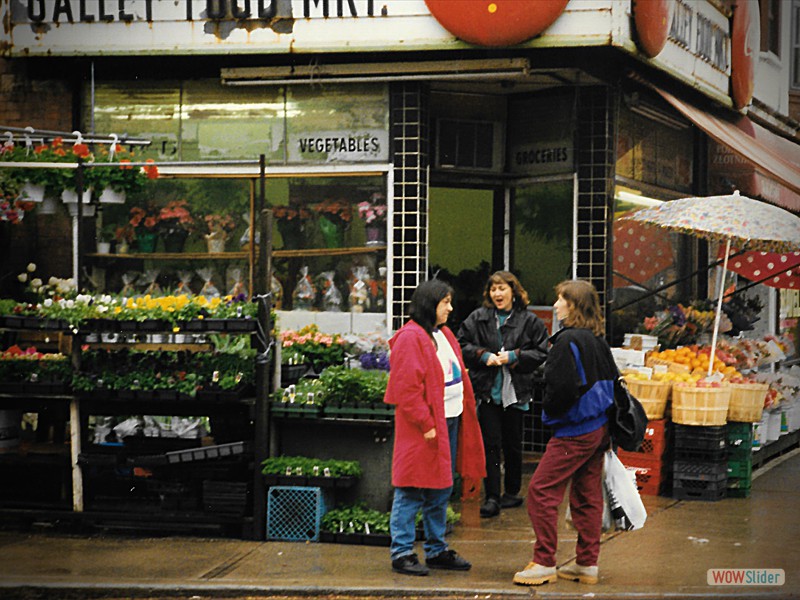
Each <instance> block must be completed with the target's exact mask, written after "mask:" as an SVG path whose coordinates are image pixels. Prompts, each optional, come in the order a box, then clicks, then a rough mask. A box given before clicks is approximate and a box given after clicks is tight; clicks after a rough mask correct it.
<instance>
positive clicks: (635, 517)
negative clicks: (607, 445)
mask: <svg viewBox="0 0 800 600" xmlns="http://www.w3.org/2000/svg"><path fill="white" fill-rule="evenodd" d="M604 463H605V467H604V473H605V474H604V476H603V483H604V484H605V488H606V492H607V494H608V504H609V506H610V508H611V515H612V516H613V517H614V521H615V522H616V525H617V529H622V530H623V531H631V530H633V529H641V528H642V527H643V526H644V522H645V521H646V520H647V511H646V510H645V508H644V504H643V503H642V498H641V496H639V490H638V489H637V487H636V476H635V474H632V473H631V472H629V471H628V470H627V469H626V468H625V465H623V464H622V462H621V461H620V460H619V457H617V455H616V453H615V452H614V451H613V450H607V451H606V454H605V459H604ZM632 475H633V476H632Z"/></svg>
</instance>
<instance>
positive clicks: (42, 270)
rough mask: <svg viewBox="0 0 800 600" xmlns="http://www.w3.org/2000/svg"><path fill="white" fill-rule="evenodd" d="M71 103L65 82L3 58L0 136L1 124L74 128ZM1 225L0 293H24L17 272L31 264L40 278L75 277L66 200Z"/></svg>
mask: <svg viewBox="0 0 800 600" xmlns="http://www.w3.org/2000/svg"><path fill="white" fill-rule="evenodd" d="M72 102H73V94H72V91H71V90H70V88H69V86H68V84H67V83H66V82H64V81H57V80H38V79H33V78H31V77H30V76H29V70H28V63H27V62H26V61H25V60H21V59H17V60H12V59H4V58H0V134H2V131H3V129H2V127H3V126H5V127H20V128H21V127H27V126H29V125H30V126H31V127H33V128H35V129H48V130H55V131H72V130H73V122H72V114H73V107H72ZM3 139H4V136H3ZM2 225H3V226H2V227H0V296H2V297H8V296H12V295H16V294H17V293H18V292H19V291H20V288H21V284H20V283H19V282H18V281H17V274H19V273H21V272H22V271H23V270H24V269H25V267H26V266H27V265H28V263H31V262H32V263H35V264H36V265H37V270H36V275H37V276H38V277H43V278H47V277H50V276H51V275H54V276H57V277H70V276H71V275H72V252H71V247H72V241H71V240H72V228H71V222H70V218H69V217H68V215H67V212H66V210H65V209H64V208H63V205H62V204H59V211H58V213H57V214H55V215H39V214H37V211H36V210H34V211H33V212H32V213H29V214H28V215H27V216H26V218H25V219H24V221H23V222H22V223H20V224H19V225H13V226H11V225H10V224H9V223H2Z"/></svg>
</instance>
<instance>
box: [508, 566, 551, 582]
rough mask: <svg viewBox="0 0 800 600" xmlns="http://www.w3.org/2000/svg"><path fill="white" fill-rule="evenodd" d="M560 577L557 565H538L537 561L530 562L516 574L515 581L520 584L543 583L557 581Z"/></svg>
mask: <svg viewBox="0 0 800 600" xmlns="http://www.w3.org/2000/svg"><path fill="white" fill-rule="evenodd" d="M557 579H558V575H557V574H556V568H555V567H545V566H543V565H537V564H536V563H535V562H531V563H528V566H527V567H525V568H524V569H523V570H522V571H519V572H517V573H515V574H514V583H518V584H519V585H542V584H543V583H555V582H556V580H557Z"/></svg>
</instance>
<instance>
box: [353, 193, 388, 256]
mask: <svg viewBox="0 0 800 600" xmlns="http://www.w3.org/2000/svg"><path fill="white" fill-rule="evenodd" d="M386 215H387V210H386V202H385V198H384V196H383V194H381V193H379V192H378V193H375V194H372V197H371V198H370V199H369V200H364V201H363V202H359V203H358V216H359V217H361V218H362V219H363V220H364V225H365V226H366V232H367V245H368V246H372V245H379V244H385V243H386Z"/></svg>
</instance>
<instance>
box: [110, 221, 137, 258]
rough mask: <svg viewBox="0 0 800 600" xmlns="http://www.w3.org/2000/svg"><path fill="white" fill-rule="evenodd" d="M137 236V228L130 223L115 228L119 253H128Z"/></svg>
mask: <svg viewBox="0 0 800 600" xmlns="http://www.w3.org/2000/svg"><path fill="white" fill-rule="evenodd" d="M135 237H136V230H135V229H134V228H133V227H132V226H131V224H130V223H126V224H125V225H119V226H117V227H116V228H115V229H114V241H116V242H117V246H116V250H117V254H127V253H128V251H129V249H130V245H131V244H132V243H133V240H134V239H135Z"/></svg>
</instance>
